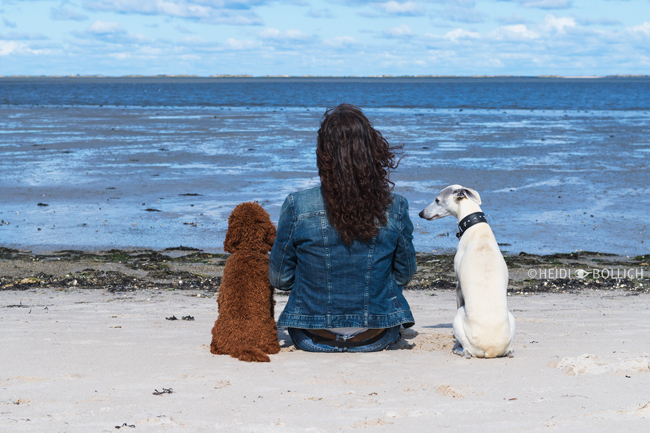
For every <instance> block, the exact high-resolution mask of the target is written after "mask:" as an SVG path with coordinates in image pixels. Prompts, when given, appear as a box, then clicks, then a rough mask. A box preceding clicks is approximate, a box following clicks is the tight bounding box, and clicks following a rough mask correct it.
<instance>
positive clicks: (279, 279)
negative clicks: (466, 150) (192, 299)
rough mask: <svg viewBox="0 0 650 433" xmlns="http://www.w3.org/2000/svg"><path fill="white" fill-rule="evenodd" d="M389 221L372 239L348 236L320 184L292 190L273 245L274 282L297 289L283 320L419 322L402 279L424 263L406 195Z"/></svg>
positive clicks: (314, 324)
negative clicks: (331, 216)
mask: <svg viewBox="0 0 650 433" xmlns="http://www.w3.org/2000/svg"><path fill="white" fill-rule="evenodd" d="M392 198H393V199H392V203H391V205H390V207H389V208H388V210H387V212H386V221H387V223H386V225H385V226H382V227H380V228H379V230H378V233H377V234H376V235H375V236H373V237H372V238H371V239H370V240H368V241H361V240H358V239H357V240H355V241H354V242H352V243H351V244H350V245H348V244H346V243H345V242H343V240H342V239H341V236H340V234H339V232H338V231H337V230H336V229H335V228H334V227H333V226H332V225H331V224H330V223H329V221H328V217H327V211H326V209H325V203H324V201H323V197H322V194H321V189H320V187H316V188H312V189H309V190H305V191H300V192H297V193H293V194H291V195H289V197H287V200H286V201H285V203H284V205H283V207H282V213H281V220H283V221H290V223H289V224H281V225H280V226H279V227H278V234H277V238H276V244H275V245H274V248H273V251H272V253H271V266H270V273H269V275H270V278H271V285H273V286H275V287H277V288H279V289H281V290H292V291H293V292H292V295H291V297H290V299H289V302H288V303H287V306H286V307H285V309H284V311H283V313H282V315H281V317H280V320H279V322H278V325H279V326H287V327H296V328H305V329H322V328H344V327H363V328H389V327H393V326H397V325H400V324H406V325H407V326H408V324H412V323H413V317H412V315H411V313H410V310H409V307H408V304H407V303H406V300H405V299H404V297H403V295H402V290H401V287H400V286H403V285H405V284H406V283H408V281H409V280H410V279H411V278H412V276H413V274H414V273H415V270H416V265H415V252H414V250H413V244H412V242H411V240H412V235H411V233H412V231H413V225H412V223H411V220H410V218H409V216H408V204H407V202H406V199H404V198H403V197H401V196H399V195H395V194H393V195H392Z"/></svg>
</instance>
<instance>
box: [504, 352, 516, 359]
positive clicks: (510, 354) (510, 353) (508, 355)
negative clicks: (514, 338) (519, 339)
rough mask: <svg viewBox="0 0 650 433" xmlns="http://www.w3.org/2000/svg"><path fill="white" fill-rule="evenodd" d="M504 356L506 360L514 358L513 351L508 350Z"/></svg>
mask: <svg viewBox="0 0 650 433" xmlns="http://www.w3.org/2000/svg"><path fill="white" fill-rule="evenodd" d="M506 356H507V357H508V358H514V357H515V351H514V350H509V351H508V353H506Z"/></svg>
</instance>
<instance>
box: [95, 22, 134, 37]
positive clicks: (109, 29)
mask: <svg viewBox="0 0 650 433" xmlns="http://www.w3.org/2000/svg"><path fill="white" fill-rule="evenodd" d="M86 33H91V34H94V35H109V34H110V35H115V34H124V33H126V30H124V28H123V27H122V26H121V25H119V24H118V23H116V22H106V21H95V22H94V23H92V24H91V25H90V26H88V27H87V28H86Z"/></svg>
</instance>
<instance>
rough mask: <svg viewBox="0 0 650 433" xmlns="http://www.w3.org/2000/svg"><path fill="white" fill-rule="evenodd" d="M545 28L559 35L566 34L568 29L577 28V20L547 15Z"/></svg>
mask: <svg viewBox="0 0 650 433" xmlns="http://www.w3.org/2000/svg"><path fill="white" fill-rule="evenodd" d="M544 27H545V28H547V29H550V30H555V31H556V32H558V33H566V30H567V28H575V27H576V20H575V19H573V18H569V17H556V16H555V15H546V17H545V18H544Z"/></svg>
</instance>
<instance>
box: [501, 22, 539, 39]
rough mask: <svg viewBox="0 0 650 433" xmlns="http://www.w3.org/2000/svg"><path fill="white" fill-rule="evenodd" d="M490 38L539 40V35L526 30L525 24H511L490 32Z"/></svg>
mask: <svg viewBox="0 0 650 433" xmlns="http://www.w3.org/2000/svg"><path fill="white" fill-rule="evenodd" d="M491 36H492V37H493V38H495V39H510V40H521V39H539V37H540V34H539V33H537V32H534V31H532V30H530V29H528V27H526V25H525V24H513V25H511V26H503V27H499V28H498V29H496V30H494V31H493V32H492V34H491Z"/></svg>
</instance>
